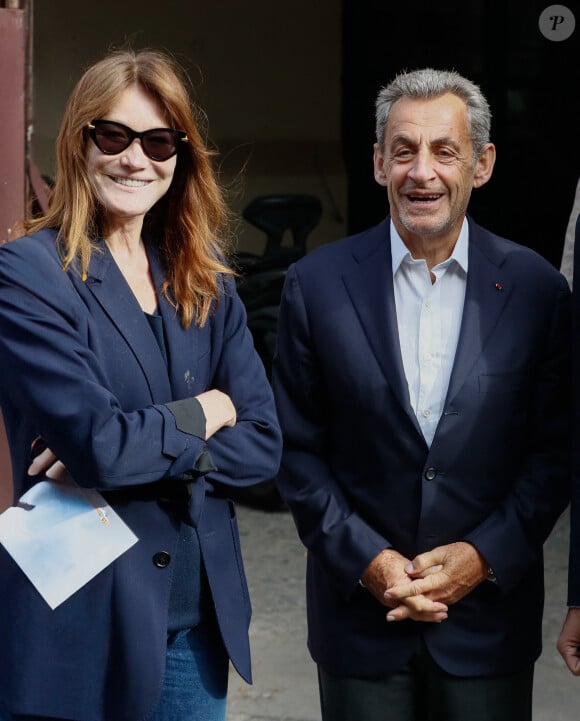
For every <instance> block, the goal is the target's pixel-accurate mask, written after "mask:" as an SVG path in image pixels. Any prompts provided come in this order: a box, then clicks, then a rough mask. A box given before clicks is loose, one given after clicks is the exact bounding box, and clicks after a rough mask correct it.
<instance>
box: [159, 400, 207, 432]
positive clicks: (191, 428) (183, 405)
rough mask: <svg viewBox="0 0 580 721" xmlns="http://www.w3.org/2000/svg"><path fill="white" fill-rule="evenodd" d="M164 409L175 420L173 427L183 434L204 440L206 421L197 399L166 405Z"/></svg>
mask: <svg viewBox="0 0 580 721" xmlns="http://www.w3.org/2000/svg"><path fill="white" fill-rule="evenodd" d="M165 407H166V408H167V409H168V410H169V411H170V413H171V415H172V416H173V417H174V418H175V425H176V426H177V428H178V430H180V431H182V432H183V433H189V435H190V436H197V437H198V438H205V430H206V419H205V413H204V412H203V408H202V406H201V403H200V402H199V401H198V400H197V398H193V397H192V398H184V399H183V400H180V401H172V402H171V403H166V404H165Z"/></svg>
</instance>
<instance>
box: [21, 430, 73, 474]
mask: <svg viewBox="0 0 580 721" xmlns="http://www.w3.org/2000/svg"><path fill="white" fill-rule="evenodd" d="M45 446H46V444H45V443H44V441H43V440H42V438H40V437H39V438H37V439H36V440H35V441H34V443H33V444H32V455H33V456H34V458H33V460H32V463H31V464H30V466H28V475H29V476H38V475H40V474H41V473H42V474H43V475H45V476H46V477H47V478H52V479H53V480H55V481H60V480H62V479H63V478H64V477H65V476H66V473H67V471H66V467H65V465H64V463H62V462H61V461H59V460H58V458H57V457H56V456H55V455H54V453H53V452H52V451H51V450H50V448H46V447H45ZM41 449H43V450H41Z"/></svg>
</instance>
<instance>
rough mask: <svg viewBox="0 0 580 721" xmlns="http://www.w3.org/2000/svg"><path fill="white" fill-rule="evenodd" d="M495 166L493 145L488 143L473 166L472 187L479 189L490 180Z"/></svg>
mask: <svg viewBox="0 0 580 721" xmlns="http://www.w3.org/2000/svg"><path fill="white" fill-rule="evenodd" d="M494 165H495V145H494V144H493V143H488V144H487V145H486V146H485V147H484V148H483V151H482V152H481V154H480V156H479V158H478V159H477V162H476V164H475V171H474V173H473V187H474V188H481V186H482V185H485V184H486V183H487V181H488V180H489V179H490V178H491V174H492V173H493V166H494Z"/></svg>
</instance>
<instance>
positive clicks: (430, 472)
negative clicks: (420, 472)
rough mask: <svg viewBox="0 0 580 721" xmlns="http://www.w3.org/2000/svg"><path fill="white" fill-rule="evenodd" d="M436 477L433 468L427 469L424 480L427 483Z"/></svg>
mask: <svg viewBox="0 0 580 721" xmlns="http://www.w3.org/2000/svg"><path fill="white" fill-rule="evenodd" d="M436 475H437V471H436V470H435V468H428V469H427V470H426V471H425V478H426V479H427V480H428V481H432V480H433V479H434V478H435V476H436Z"/></svg>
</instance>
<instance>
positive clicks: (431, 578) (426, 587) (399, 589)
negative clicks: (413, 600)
mask: <svg viewBox="0 0 580 721" xmlns="http://www.w3.org/2000/svg"><path fill="white" fill-rule="evenodd" d="M438 585H439V584H438V583H437V578H436V574H435V573H433V574H430V575H428V576H426V577H425V578H417V579H415V580H414V581H409V582H408V583H397V584H395V585H394V586H391V587H390V588H389V589H387V591H385V601H386V602H389V601H391V600H393V599H397V600H401V599H405V598H410V597H412V596H419V595H424V594H427V593H429V592H430V591H433V590H434V589H436V588H437V587H438Z"/></svg>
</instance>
